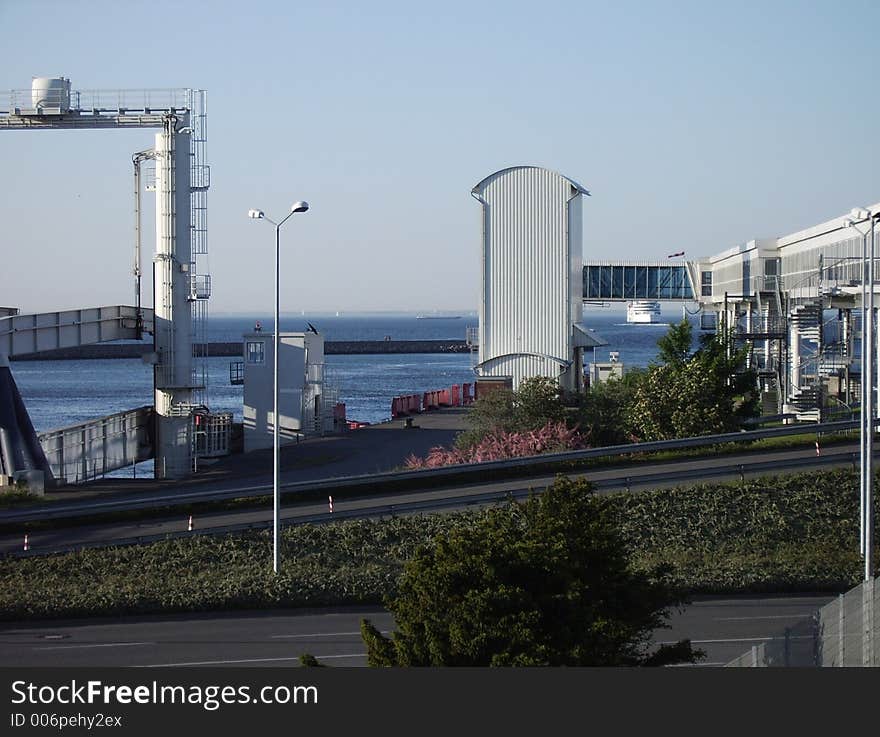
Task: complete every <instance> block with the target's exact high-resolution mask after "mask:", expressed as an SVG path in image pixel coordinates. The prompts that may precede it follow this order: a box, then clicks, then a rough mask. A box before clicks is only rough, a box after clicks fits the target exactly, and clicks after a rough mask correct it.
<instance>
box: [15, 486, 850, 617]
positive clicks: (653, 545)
mask: <svg viewBox="0 0 880 737" xmlns="http://www.w3.org/2000/svg"><path fill="white" fill-rule="evenodd" d="M858 487H859V484H858V475H857V474H855V473H853V472H850V471H829V472H825V473H809V474H802V475H797V476H783V477H778V478H767V479H761V480H758V481H749V482H746V483H745V484H730V485H721V484H701V485H698V486H692V487H688V488H682V489H672V490H658V491H653V492H642V493H638V494H613V495H607V496H600V497H597V499H598V500H599V503H601V504H608V505H611V507H612V509H613V511H614V513H615V514H616V515H617V518H618V520H619V525H620V529H621V531H622V533H623V537H624V539H625V540H626V542H627V545H628V546H629V551H630V554H631V557H632V561H633V566H634V567H635V568H637V569H643V570H650V569H653V568H654V567H655V566H657V565H666V566H668V571H669V572H668V576H669V577H670V579H671V580H672V581H673V582H675V583H676V584H679V585H681V586H682V587H684V588H685V589H686V590H688V591H691V592H692V593H728V594H729V593H746V592H758V591H797V590H800V591H806V590H813V591H815V590H828V591H837V590H844V589H846V588H849V587H850V586H852V585H854V584H856V583H858V581H859V580H860V577H861V571H862V568H861V563H860V561H859V556H858V524H859V509H858ZM475 514H480V512H478V511H476V512H474V511H471V512H462V513H455V514H436V515H420V516H408V517H396V518H391V519H383V520H356V521H346V522H339V523H334V524H327V525H301V526H296V527H291V528H286V529H285V530H284V533H283V548H282V571H281V573H280V574H279V575H278V576H275V575H274V574H273V573H272V539H271V533H269V532H259V533H257V532H254V533H247V534H240V535H226V536H199V537H190V538H181V539H175V540H169V541H165V542H161V543H155V544H152V545H145V546H130V547H119V548H103V549H88V550H82V551H80V552H76V553H68V554H64V555H54V556H49V557H34V558H21V559H15V558H4V559H0V617H2V618H4V619H28V618H36V617H52V616H65V617H68V616H85V615H89V616H94V615H111V614H121V613H134V612H139V613H143V612H158V611H187V610H188V611H193V610H214V609H230V608H263V607H297V606H329V605H339V604H366V603H370V604H372V603H380V602H381V601H382V600H383V598H384V597H385V596H387V595H388V594H391V593H393V592H394V589H395V585H396V581H397V578H398V576H399V574H400V571H401V569H402V566H403V563H404V562H405V561H406V559H407V558H409V557H410V556H411V555H412V553H413V552H414V550H415V549H416V548H417V547H418V546H419V545H420V544H422V543H424V542H425V541H427V540H430V539H431V538H432V537H433V536H434V535H436V534H438V533H440V532H443V531H445V530H448V529H450V527H452V526H454V525H465V524H468V523H469V521H470V520H472V519H473V515H475Z"/></svg>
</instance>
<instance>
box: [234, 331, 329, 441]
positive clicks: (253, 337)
mask: <svg viewBox="0 0 880 737" xmlns="http://www.w3.org/2000/svg"><path fill="white" fill-rule="evenodd" d="M278 394H279V396H278V408H279V414H280V415H281V424H280V427H279V434H280V437H281V444H282V445H283V444H285V443H290V442H296V440H297V439H298V438H299V437H301V436H303V435H315V434H318V435H320V434H323V433H324V431H325V424H326V420H327V417H326V415H327V413H326V412H325V411H324V399H325V398H324V396H323V394H324V338H323V337H322V336H321V335H319V334H317V333H311V332H307V333H281V334H280V336H279V354H278ZM273 408H274V336H273V335H272V333H261V332H254V333H247V334H245V336H244V408H243V412H242V416H243V420H244V450H245V452H248V451H251V450H257V449H259V448H271V447H273V436H274V432H275V427H274V418H273ZM330 422H331V423H332V417H331V418H330Z"/></svg>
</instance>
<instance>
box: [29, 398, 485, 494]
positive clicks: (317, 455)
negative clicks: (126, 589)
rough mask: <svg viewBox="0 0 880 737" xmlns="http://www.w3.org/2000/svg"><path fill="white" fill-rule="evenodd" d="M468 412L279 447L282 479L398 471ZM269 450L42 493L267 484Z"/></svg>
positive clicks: (463, 425) (450, 432) (449, 434)
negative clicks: (170, 475)
mask: <svg viewBox="0 0 880 737" xmlns="http://www.w3.org/2000/svg"><path fill="white" fill-rule="evenodd" d="M468 411H469V410H468V409H466V408H463V407H450V408H445V409H440V410H433V411H431V412H425V413H422V414H419V415H413V416H412V425H413V426H412V427H411V428H407V427H406V421H405V419H403V418H401V419H396V420H391V421H389V422H382V423H377V424H375V425H367V426H365V427H362V428H360V429H358V430H349V431H347V432H344V433H341V434H338V435H326V436H324V437H318V438H310V439H307V440H303V441H301V442H299V443H294V444H291V445H283V446H281V481H282V483H291V482H295V481H314V480H317V479H328V478H338V477H341V476H359V475H364V474H372V473H384V472H388V471H393V470H395V469H400V468H402V467H403V465H404V463H405V462H406V459H407V457H408V456H410V455H416V456H424V455H426V454H427V453H428V451H429V450H430V449H431V448H433V447H435V446H438V445H445V446H449V445H451V444H452V443H453V441H454V440H455V436H456V435H457V434H458V433H459V432H461V431H462V430H465V429H467V427H468V424H467V413H468ZM272 457H273V453H272V448H266V449H263V450H256V451H251V452H250V453H236V454H234V455H230V456H226V457H225V458H219V459H204V460H203V461H202V462H201V463H202V465H201V467H200V469H199V471H198V473H196V474H194V475H193V476H192V477H190V478H188V479H184V480H178V481H170V480H169V481H157V480H155V479H130V478H129V479H125V478H123V479H116V478H110V479H99V480H97V481H94V482H91V483H88V484H80V485H78V486H75V487H74V486H71V487H68V489H67V490H61V491H55V492H50V493H47V494H46V498H47V499H53V498H54V499H67V500H70V499H71V496H72V495H74V494H75V495H76V497H77V498H84V497H86V496H91V495H101V494H109V493H120V492H145V491H151V490H156V491H158V490H161V489H165V488H167V487H169V486H174V487H189V486H197V485H198V486H201V485H204V484H222V483H225V482H229V481H242V480H252V481H253V482H254V483H271V481H272V470H273V469H272Z"/></svg>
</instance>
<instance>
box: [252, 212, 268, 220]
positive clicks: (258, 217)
mask: <svg viewBox="0 0 880 737" xmlns="http://www.w3.org/2000/svg"><path fill="white" fill-rule="evenodd" d="M248 217H249V218H253V219H254V220H262V219H263V218H264V217H266V214H265V213H264V212H263V211H262V210H248Z"/></svg>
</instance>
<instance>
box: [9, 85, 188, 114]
mask: <svg viewBox="0 0 880 737" xmlns="http://www.w3.org/2000/svg"><path fill="white" fill-rule="evenodd" d="M53 92H54V93H55V94H56V95H57V97H58V99H57V102H59V103H60V102H65V103H66V102H68V101H69V105H70V110H74V111H77V110H85V111H90V112H91V111H94V110H97V111H104V112H116V111H120V110H125V111H135V110H143V111H151V112H164V111H170V110H172V109H174V110H187V109H188V107H189V104H190V100H189V97H188V92H189V91H188V90H187V89H185V88H183V89H141V90H71V91H70V93H69V95H70V96H69V99H68V98H67V95H66V94H65V95H64V99H63V100H62V97H61V94H60V92H59V91H58V90H50V93H53ZM53 101H54V100H52V99H50V100H49V102H50V103H51V102H53ZM16 109H18V110H32V109H34V91H33V90H31V89H15V90H9V91H8V92H6V93H5V94H4V93H0V112H8V113H11V112H13V111H15V110H16Z"/></svg>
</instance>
